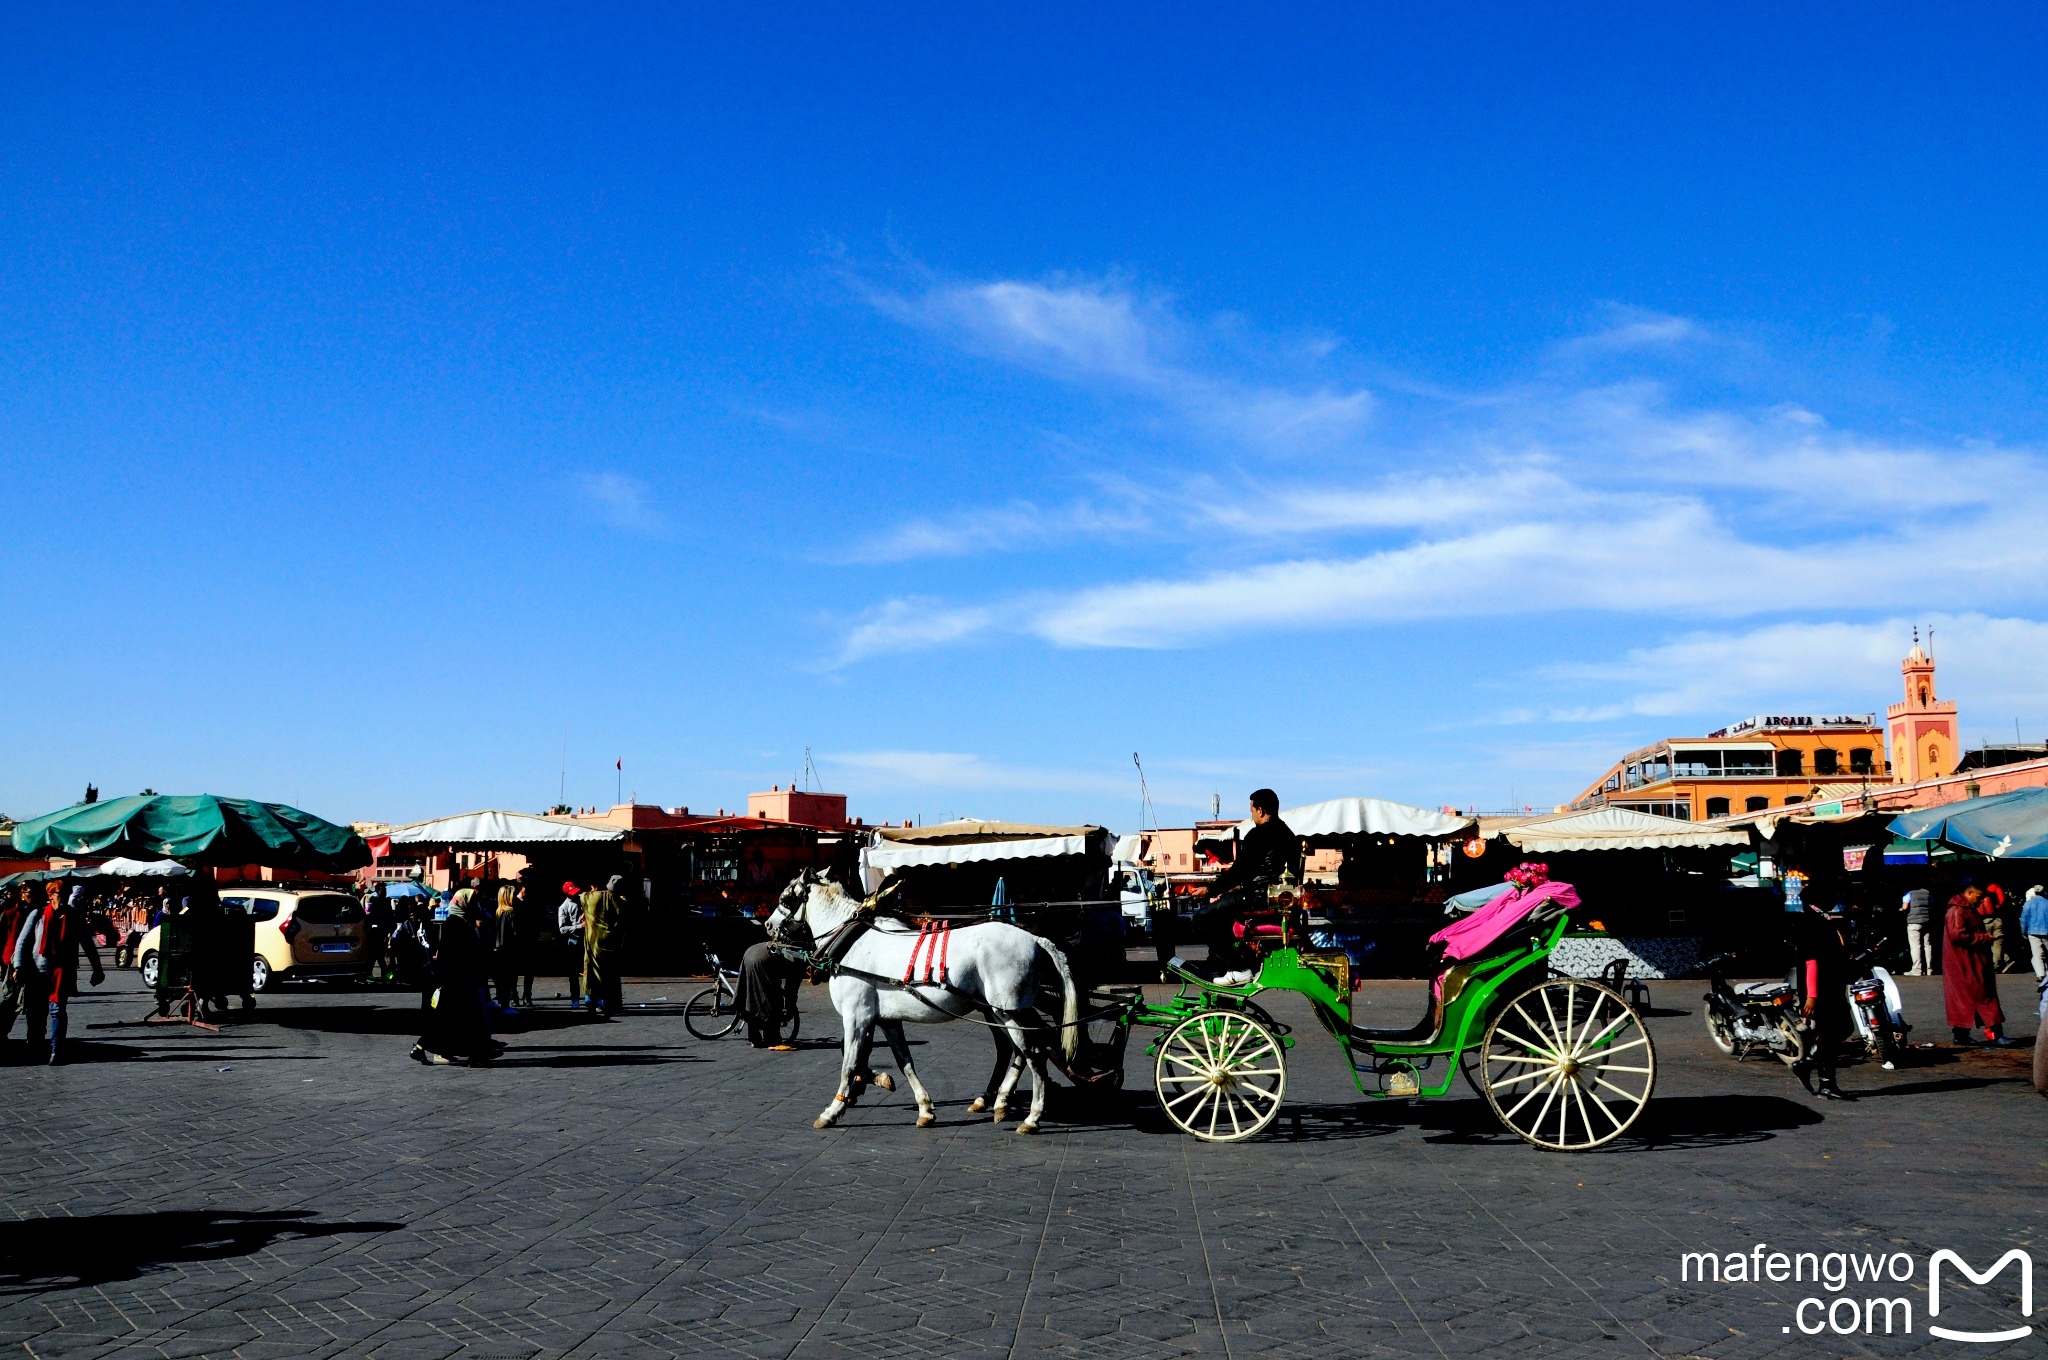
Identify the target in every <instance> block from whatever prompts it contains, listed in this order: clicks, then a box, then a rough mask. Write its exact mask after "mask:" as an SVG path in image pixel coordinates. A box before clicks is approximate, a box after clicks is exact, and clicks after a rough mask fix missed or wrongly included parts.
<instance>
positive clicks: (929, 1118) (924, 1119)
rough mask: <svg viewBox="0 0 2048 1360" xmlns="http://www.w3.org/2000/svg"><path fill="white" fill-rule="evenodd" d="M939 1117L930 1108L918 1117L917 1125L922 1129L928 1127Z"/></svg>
mask: <svg viewBox="0 0 2048 1360" xmlns="http://www.w3.org/2000/svg"><path fill="white" fill-rule="evenodd" d="M937 1119H938V1116H937V1115H935V1114H933V1113H932V1112H931V1111H930V1110H926V1111H925V1112H924V1113H923V1114H921V1115H919V1116H918V1117H917V1126H918V1127H919V1128H921V1129H928V1128H930V1127H931V1126H932V1125H933V1123H935V1122H936V1121H937Z"/></svg>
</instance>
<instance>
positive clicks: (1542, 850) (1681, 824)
mask: <svg viewBox="0 0 2048 1360" xmlns="http://www.w3.org/2000/svg"><path fill="white" fill-rule="evenodd" d="M1500 834H1501V835H1502V836H1505V837H1506V838H1507V841H1508V844H1510V845H1512V846H1514V847H1515V848H1516V849H1517V850H1521V851H1524V852H1526V853H1528V854H1532V855H1554V854H1557V853H1558V852H1559V851H1563V850H1686V849H1707V848H1711V847H1713V846H1718V845H1728V846H1736V845H1739V846H1747V845H1748V844H1749V833H1748V832H1747V831H1743V830H1732V831H1731V830H1729V829H1727V828H1725V827H1710V826H1703V825H1701V824H1700V823H1697V822H1685V821H1680V820H1679V819H1678V818H1676V817H1657V816H1653V815H1652V814H1650V813H1647V812H1637V811H1635V810H1634V809H1633V808H1618V807H1603V808H1593V809H1591V810H1589V811H1586V812H1570V813H1566V814H1564V815H1563V816H1559V817H1540V818H1537V819H1535V820H1533V821H1527V822H1523V823H1521V824H1520V825H1517V826H1510V827H1507V828H1504V829H1503V830H1502V831H1501V832H1500Z"/></svg>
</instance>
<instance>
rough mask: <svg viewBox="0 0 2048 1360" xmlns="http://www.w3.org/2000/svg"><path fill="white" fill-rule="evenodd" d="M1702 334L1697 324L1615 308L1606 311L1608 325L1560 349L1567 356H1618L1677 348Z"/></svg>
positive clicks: (1658, 314) (1629, 308)
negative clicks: (1677, 345) (1640, 350)
mask: <svg viewBox="0 0 2048 1360" xmlns="http://www.w3.org/2000/svg"><path fill="white" fill-rule="evenodd" d="M1705 334H1706V332H1705V331H1704V330H1703V329H1702V328H1701V326H1700V324H1699V323H1698V322H1696V321H1693V320H1691V319H1690V318H1688V317H1683V316H1672V315H1670V314H1668V313H1665V312H1652V311H1645V310H1643V309H1642V308H1640V307H1620V306H1614V307H1609V308H1608V315H1607V324H1605V325H1603V326H1602V327H1600V329H1599V330H1596V331H1593V332H1592V333H1590V334H1587V335H1581V336H1577V337H1575V338H1573V339H1571V340H1567V341H1566V342H1565V343H1564V345H1563V346H1562V348H1563V349H1564V350H1565V351H1566V352H1568V353H1571V352H1576V353H1582V354H1583V353H1590V352H1595V351H1605V352H1608V353H1618V352H1621V351H1624V350H1638V349H1649V348H1658V347H1663V346H1669V345H1676V344H1680V343H1682V342H1684V341H1687V340H1698V339H1701V338H1703V337H1704V336H1705Z"/></svg>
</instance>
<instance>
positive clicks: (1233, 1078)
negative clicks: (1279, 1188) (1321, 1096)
mask: <svg viewBox="0 0 2048 1360" xmlns="http://www.w3.org/2000/svg"><path fill="white" fill-rule="evenodd" d="M1152 1077H1153V1081H1154V1082H1155V1084H1156V1087H1157V1090H1158V1092H1159V1104H1160V1107H1161V1108H1162V1109H1164V1110H1165V1111H1166V1117H1167V1118H1168V1119H1171V1120H1172V1121H1173V1122H1174V1125H1175V1127H1177V1128H1179V1129H1180V1131H1181V1132H1183V1133H1192V1134H1193V1135H1194V1136H1195V1137H1197V1138H1200V1139H1202V1140H1204V1141H1205V1142H1211V1143H1235V1142H1237V1141H1238V1140H1239V1139H1242V1138H1249V1137H1251V1136H1252V1135H1253V1134H1255V1133H1258V1132H1260V1131H1262V1130H1263V1129H1264V1128H1265V1127H1266V1126H1267V1125H1268V1124H1271V1123H1272V1122H1273V1120H1274V1118H1275V1117H1277V1116H1278V1115H1279V1113H1280V1101H1281V1099H1282V1097H1284V1096H1285V1095H1286V1093H1287V1056H1286V1050H1285V1049H1284V1048H1282V1047H1281V1044H1280V1036H1279V1035H1277V1034H1275V1033H1274V1032H1273V1031H1272V1030H1270V1029H1268V1028H1267V1027H1266V1026H1265V1025H1263V1024H1261V1023H1260V1022H1259V1021H1258V1020H1256V1019H1254V1018H1252V1017H1251V1016H1249V1015H1246V1014H1244V1013H1243V1012H1242V1011H1224V1010H1217V1011H1203V1012H1201V1013H1200V1014H1199V1015H1191V1016H1189V1017H1188V1018H1187V1019H1185V1020H1183V1021H1181V1022H1180V1023H1179V1024H1178V1025H1175V1026H1174V1027H1173V1028H1172V1029H1171V1030H1170V1031H1168V1032H1167V1035H1166V1037H1165V1038H1164V1039H1162V1040H1160V1043H1159V1058H1158V1061H1157V1062H1156V1063H1155V1064H1154V1065H1153V1069H1152Z"/></svg>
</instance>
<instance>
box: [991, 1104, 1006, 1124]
mask: <svg viewBox="0 0 2048 1360" xmlns="http://www.w3.org/2000/svg"><path fill="white" fill-rule="evenodd" d="M991 1117H992V1118H993V1119H994V1120H995V1122H996V1123H998V1124H1000V1123H1002V1122H1003V1121H1004V1120H1005V1119H1008V1118H1009V1117H1010V1112H1009V1111H1008V1110H1006V1109H1004V1108H1003V1107H1002V1106H1000V1105H998V1106H996V1108H995V1111H994V1113H993V1115H992V1116H991Z"/></svg>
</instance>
